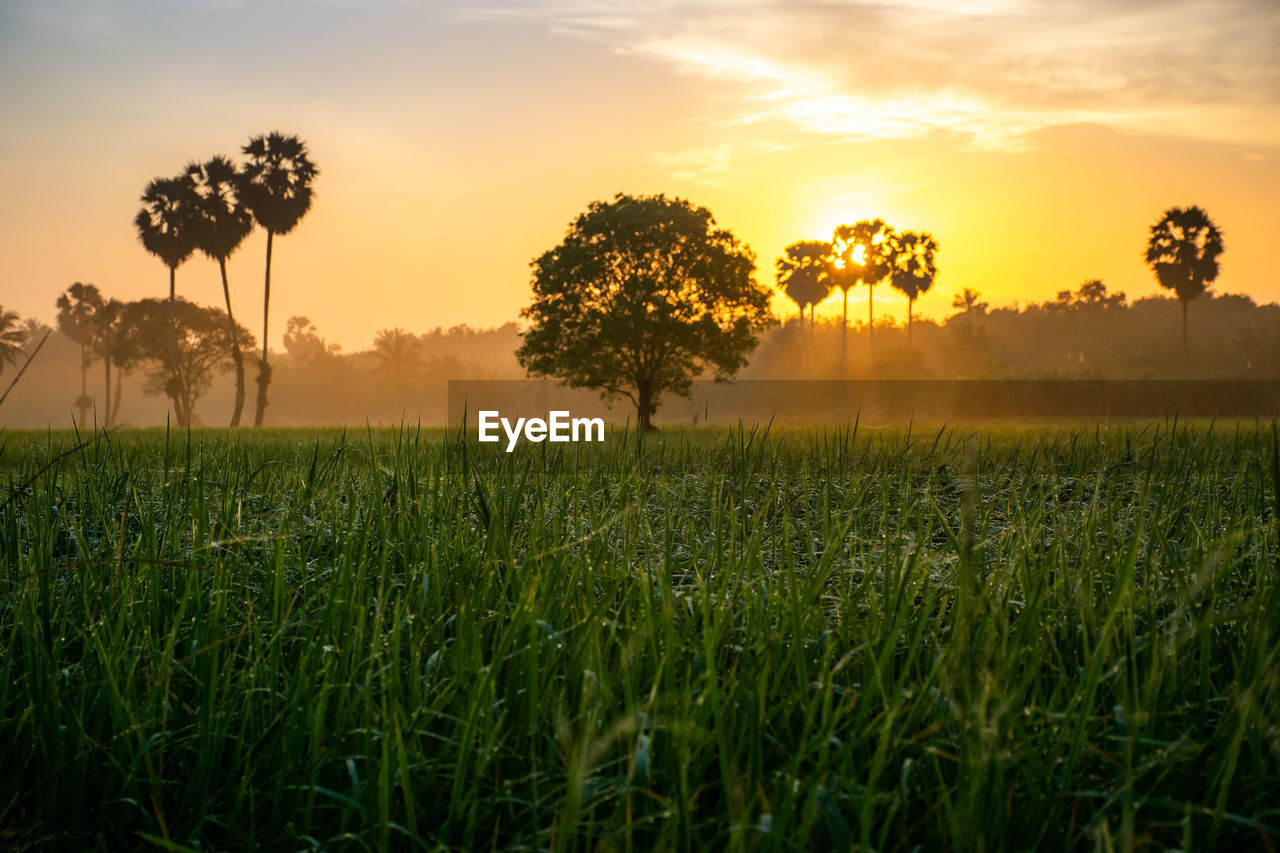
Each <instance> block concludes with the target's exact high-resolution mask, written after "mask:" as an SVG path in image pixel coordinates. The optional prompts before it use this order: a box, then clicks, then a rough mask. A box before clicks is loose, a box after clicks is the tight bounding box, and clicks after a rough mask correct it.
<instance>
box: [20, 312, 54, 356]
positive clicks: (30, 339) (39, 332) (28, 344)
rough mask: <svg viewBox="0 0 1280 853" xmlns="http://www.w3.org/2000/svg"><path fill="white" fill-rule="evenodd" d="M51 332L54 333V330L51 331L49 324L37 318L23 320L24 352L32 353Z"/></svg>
mask: <svg viewBox="0 0 1280 853" xmlns="http://www.w3.org/2000/svg"><path fill="white" fill-rule="evenodd" d="M51 331H53V329H51V328H50V327H49V325H48V324H47V323H45V322H43V321H42V320H39V319H37V318H35V317H28V318H27V319H25V320H23V321H22V348H23V351H24V352H28V353H29V352H31V350H32V349H34V348H35V347H36V346H37V345H39V343H40V341H42V340H44V336H45V334H46V333H47V332H51Z"/></svg>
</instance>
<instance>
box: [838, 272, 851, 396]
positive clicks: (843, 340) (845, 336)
mask: <svg viewBox="0 0 1280 853" xmlns="http://www.w3.org/2000/svg"><path fill="white" fill-rule="evenodd" d="M841 292H842V293H844V319H843V320H842V321H841V323H840V378H841V379H844V378H845V376H847V375H848V373H849V371H848V359H849V290H848V288H845V289H844V290H843V291H841Z"/></svg>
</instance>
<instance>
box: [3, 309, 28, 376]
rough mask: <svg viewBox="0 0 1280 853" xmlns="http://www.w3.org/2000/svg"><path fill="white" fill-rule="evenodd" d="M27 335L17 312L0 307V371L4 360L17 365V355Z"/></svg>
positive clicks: (19, 353)
mask: <svg viewBox="0 0 1280 853" xmlns="http://www.w3.org/2000/svg"><path fill="white" fill-rule="evenodd" d="M27 337H28V336H27V333H26V330H25V329H24V328H23V327H22V324H21V321H20V320H19V319H18V315H17V313H16V312H13V311H6V310H4V308H3V307H0V372H3V371H4V366H5V363H6V362H7V363H8V364H10V365H12V366H13V367H17V366H18V356H20V355H22V354H23V346H24V345H25V344H26V342H27Z"/></svg>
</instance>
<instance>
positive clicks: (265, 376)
mask: <svg viewBox="0 0 1280 853" xmlns="http://www.w3.org/2000/svg"><path fill="white" fill-rule="evenodd" d="M274 236H275V235H274V234H273V233H272V232H271V231H270V230H268V231H267V272H266V277H265V278H264V279H263V284H262V361H261V362H259V364H258V404H257V407H256V408H255V410H254V413H253V425H254V426H256V427H260V426H262V420H263V417H264V416H265V415H266V413H267V386H268V385H270V384H271V365H270V364H268V363H267V341H268V340H269V338H268V337H267V314H268V312H269V311H270V309H271V238H272V237H274Z"/></svg>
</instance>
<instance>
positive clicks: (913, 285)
mask: <svg viewBox="0 0 1280 853" xmlns="http://www.w3.org/2000/svg"><path fill="white" fill-rule="evenodd" d="M889 243H890V248H889V257H890V260H891V262H892V264H893V268H892V270H891V271H890V273H889V284H891V285H892V286H893V288H894V289H895V290H897V291H899V292H900V293H902V294H904V295H905V296H906V297H907V341H908V342H909V341H910V340H911V313H912V308H913V306H914V305H915V301H916V299H918V298H919V297H920V296H921V295H923V294H925V293H927V292H928V290H929V288H931V287H933V280H934V278H936V277H937V275H938V265H937V263H936V262H935V261H934V257H933V256H934V254H936V253H937V251H938V244H937V242H936V241H935V240H934V239H933V236H932V235H930V234H928V233H924V234H917V233H915V232H914V231H904V232H902V233H901V234H895V235H894V236H893V237H892V238H891V239H890V241H889Z"/></svg>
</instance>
